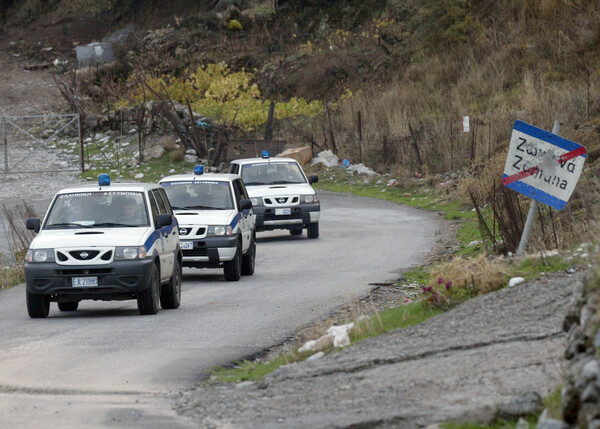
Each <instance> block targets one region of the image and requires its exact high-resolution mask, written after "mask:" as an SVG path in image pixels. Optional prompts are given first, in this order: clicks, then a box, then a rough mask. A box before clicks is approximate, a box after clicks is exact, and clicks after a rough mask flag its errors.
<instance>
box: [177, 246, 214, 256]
mask: <svg viewBox="0 0 600 429" xmlns="http://www.w3.org/2000/svg"><path fill="white" fill-rule="evenodd" d="M182 252H183V256H207V255H208V252H207V251H206V247H205V248H203V249H191V250H182Z"/></svg>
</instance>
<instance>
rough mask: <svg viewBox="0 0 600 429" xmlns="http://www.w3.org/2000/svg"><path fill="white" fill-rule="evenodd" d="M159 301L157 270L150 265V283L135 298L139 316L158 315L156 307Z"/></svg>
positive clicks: (154, 266)
mask: <svg viewBox="0 0 600 429" xmlns="http://www.w3.org/2000/svg"><path fill="white" fill-rule="evenodd" d="M159 301H160V280H159V278H158V268H157V267H156V265H154V264H152V271H151V272H150V281H149V282H148V287H147V288H146V289H145V290H144V291H142V292H140V293H139V294H138V297H137V304H138V310H139V311H140V314H156V313H158V305H159Z"/></svg>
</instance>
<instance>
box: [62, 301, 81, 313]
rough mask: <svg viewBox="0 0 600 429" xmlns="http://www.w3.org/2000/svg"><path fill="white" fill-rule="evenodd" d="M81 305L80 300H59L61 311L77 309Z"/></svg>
mask: <svg viewBox="0 0 600 429" xmlns="http://www.w3.org/2000/svg"><path fill="white" fill-rule="evenodd" d="M77 307H79V301H71V302H59V303H58V309H59V310H60V311H75V310H77Z"/></svg>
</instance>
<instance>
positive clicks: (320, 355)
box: [306, 352, 325, 361]
mask: <svg viewBox="0 0 600 429" xmlns="http://www.w3.org/2000/svg"><path fill="white" fill-rule="evenodd" d="M323 356H325V353H324V352H318V353H315V354H314V355H312V356H310V357H308V358H307V359H306V360H308V361H313V360H317V359H320V358H322V357H323Z"/></svg>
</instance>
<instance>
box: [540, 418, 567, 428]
mask: <svg viewBox="0 0 600 429" xmlns="http://www.w3.org/2000/svg"><path fill="white" fill-rule="evenodd" d="M536 429H571V426H569V425H568V424H566V423H565V422H561V421H560V420H555V419H546V420H544V421H543V422H540V423H538V425H537V426H536Z"/></svg>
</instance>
